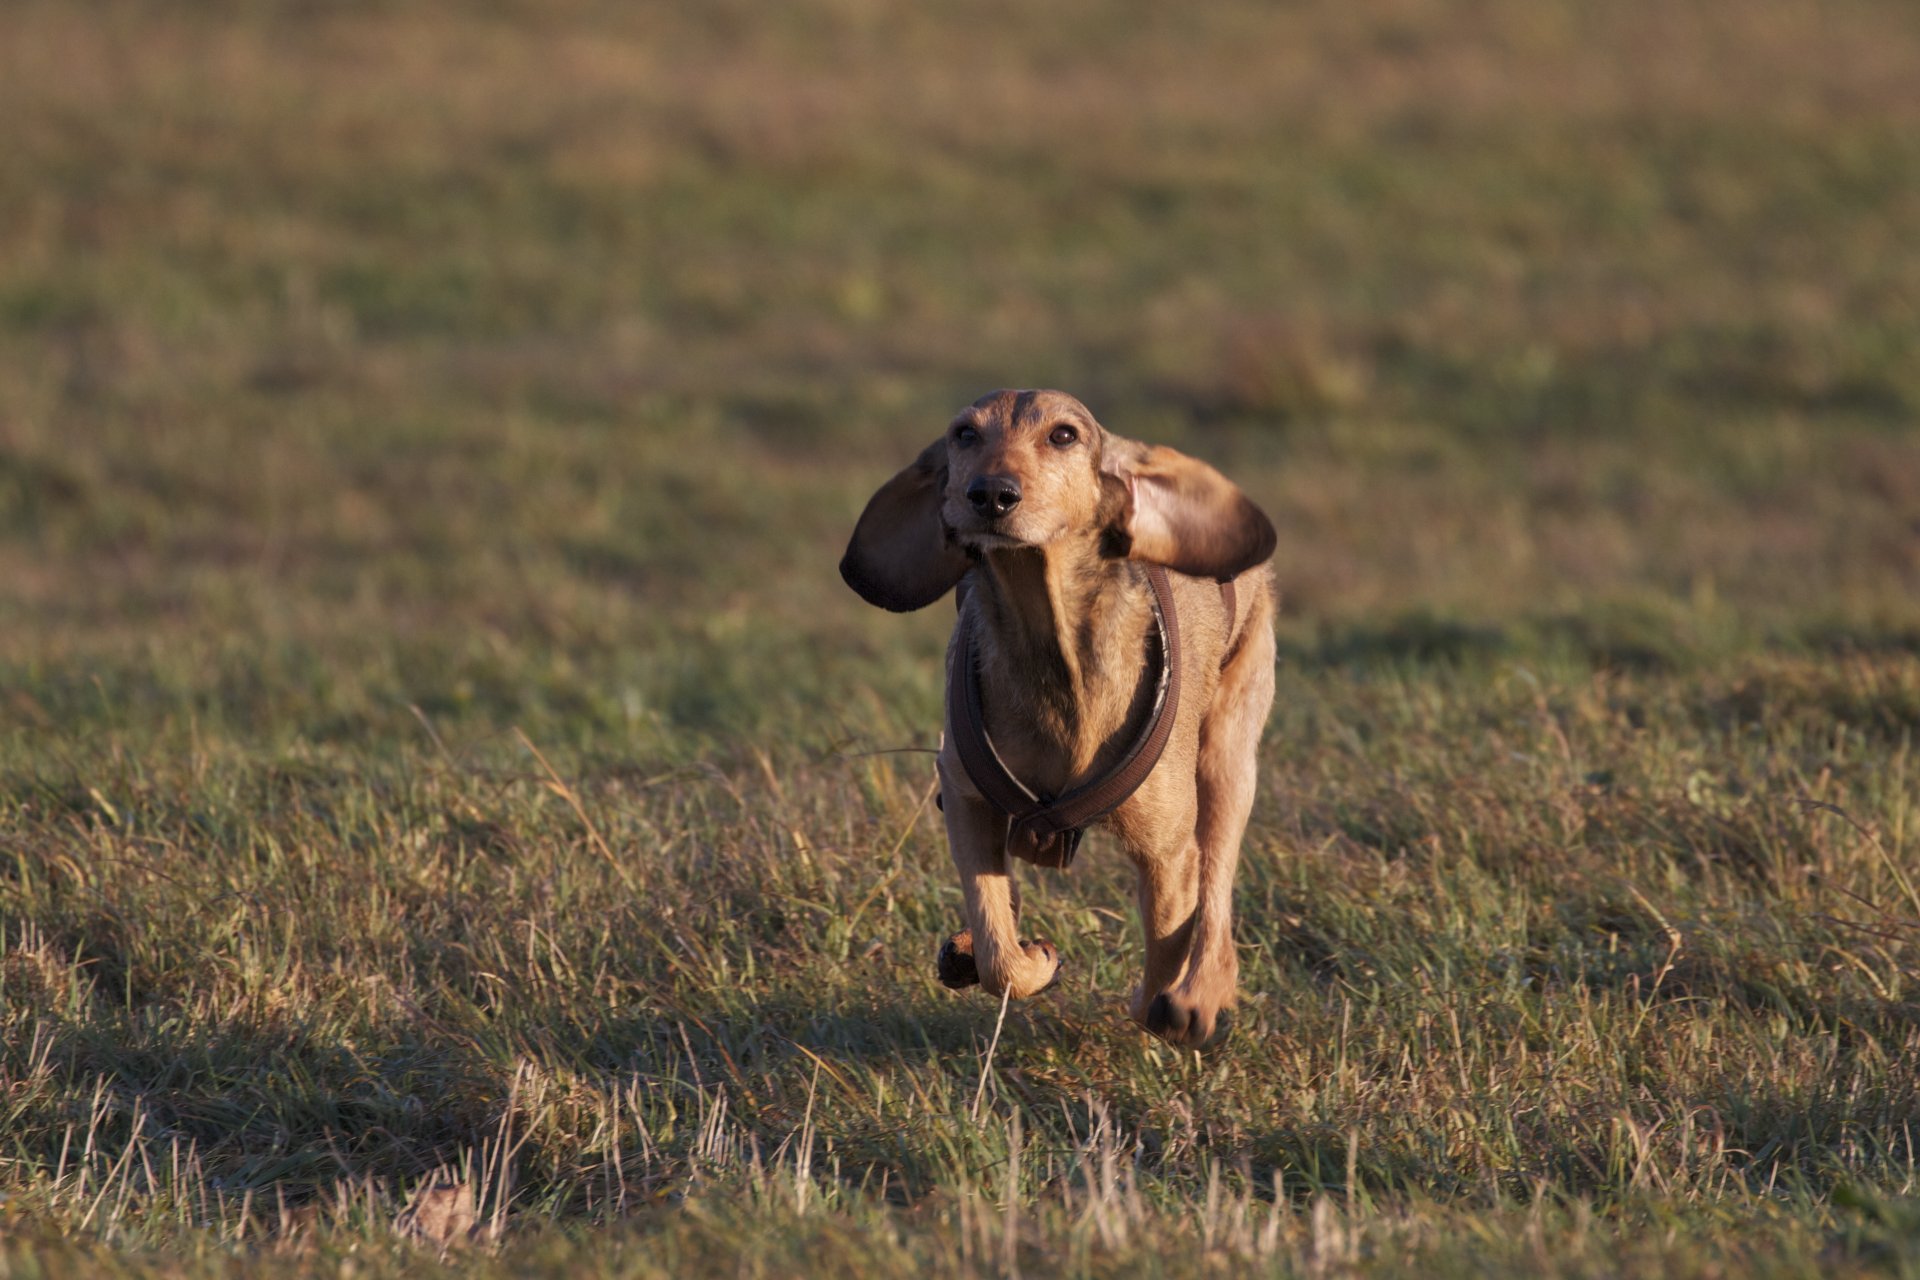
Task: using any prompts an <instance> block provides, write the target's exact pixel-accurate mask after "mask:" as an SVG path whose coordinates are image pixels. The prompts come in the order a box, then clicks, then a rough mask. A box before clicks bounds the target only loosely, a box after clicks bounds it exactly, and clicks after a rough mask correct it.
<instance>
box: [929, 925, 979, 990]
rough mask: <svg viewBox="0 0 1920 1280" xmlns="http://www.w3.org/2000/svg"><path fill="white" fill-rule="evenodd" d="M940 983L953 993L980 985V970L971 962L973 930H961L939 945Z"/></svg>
mask: <svg viewBox="0 0 1920 1280" xmlns="http://www.w3.org/2000/svg"><path fill="white" fill-rule="evenodd" d="M935 963H937V964H938V965H939V967H940V983H941V985H942V986H945V987H948V988H950V989H952V990H954V991H962V990H965V989H966V988H968V987H973V986H978V985H979V984H980V970H979V968H978V967H977V966H976V965H975V964H974V962H973V930H971V929H962V930H961V931H960V932H958V933H956V934H954V935H953V936H952V937H951V938H948V939H947V940H946V941H945V942H943V943H941V944H940V956H939V959H938V960H937V961H936V962H935Z"/></svg>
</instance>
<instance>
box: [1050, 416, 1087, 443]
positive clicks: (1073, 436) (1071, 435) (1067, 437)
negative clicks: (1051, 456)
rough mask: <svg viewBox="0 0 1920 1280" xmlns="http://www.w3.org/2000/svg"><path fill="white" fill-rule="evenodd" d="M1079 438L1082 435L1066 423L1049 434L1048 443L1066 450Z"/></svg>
mask: <svg viewBox="0 0 1920 1280" xmlns="http://www.w3.org/2000/svg"><path fill="white" fill-rule="evenodd" d="M1079 438H1080V433H1079V432H1078V431H1076V430H1075V429H1074V428H1072V427H1070V426H1068V425H1067V424H1066V423H1064V422H1063V423H1061V424H1060V425H1059V426H1057V427H1055V428H1054V429H1053V430H1052V431H1049V432H1048V433H1047V443H1049V444H1051V445H1052V446H1053V447H1054V448H1056V449H1064V448H1066V447H1067V446H1068V445H1070V444H1072V443H1074V442H1075V441H1076V440H1078V439H1079Z"/></svg>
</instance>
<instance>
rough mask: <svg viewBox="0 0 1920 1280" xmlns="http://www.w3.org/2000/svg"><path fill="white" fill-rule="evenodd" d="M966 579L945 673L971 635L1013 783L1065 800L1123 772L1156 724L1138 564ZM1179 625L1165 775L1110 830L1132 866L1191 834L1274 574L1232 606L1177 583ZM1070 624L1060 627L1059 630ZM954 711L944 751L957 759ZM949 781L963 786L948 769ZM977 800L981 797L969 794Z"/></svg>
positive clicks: (1151, 643) (1238, 595) (1246, 578)
mask: <svg viewBox="0 0 1920 1280" xmlns="http://www.w3.org/2000/svg"><path fill="white" fill-rule="evenodd" d="M992 559H993V563H992V564H991V565H989V564H985V563H983V564H982V565H980V566H979V567H977V568H976V569H975V570H974V571H973V572H972V573H971V574H970V575H969V577H968V589H966V590H965V591H964V592H963V597H964V598H963V600H962V603H961V605H960V608H959V611H958V616H957V618H956V620H955V624H954V639H953V641H952V642H950V643H949V645H948V650H947V662H948V666H949V668H951V665H952V663H953V661H954V653H955V650H956V649H957V647H958V640H959V637H960V635H961V633H962V632H963V631H965V632H966V633H967V634H968V635H969V637H970V639H971V644H972V649H973V652H974V655H975V661H976V663H977V664H978V667H979V670H980V686H981V702H982V712H983V719H984V721H985V727H986V730H987V733H988V735H989V736H990V737H991V739H992V742H993V746H994V749H995V750H996V751H997V752H998V754H999V756H1000V758H1001V760H1002V761H1003V762H1004V763H1005V765H1006V766H1007V769H1008V771H1009V772H1011V773H1012V774H1013V776H1014V777H1015V778H1017V779H1019V780H1020V782H1022V783H1024V784H1025V785H1026V786H1027V787H1028V788H1030V789H1031V790H1033V791H1034V792H1035V793H1036V794H1040V795H1060V794H1063V793H1065V792H1067V791H1069V790H1071V789H1072V788H1074V787H1076V786H1079V785H1081V784H1084V783H1085V782H1087V781H1088V780H1090V779H1093V778H1097V777H1100V776H1102V775H1104V774H1106V773H1108V772H1109V771H1111V770H1113V769H1114V768H1115V767H1116V766H1117V765H1118V764H1119V763H1120V762H1121V760H1122V759H1123V758H1124V757H1126V755H1127V754H1128V753H1129V751H1130V750H1132V748H1133V747H1134V745H1135V743H1136V742H1137V741H1138V739H1139V737H1140V735H1141V733H1142V732H1143V730H1144V728H1145V726H1146V724H1147V722H1148V720H1149V718H1150V717H1151V715H1152V711H1153V705H1154V699H1155V683H1156V675H1157V674H1158V665H1159V663H1160V662H1162V661H1164V660H1165V659H1164V655H1162V654H1161V653H1160V652H1159V642H1158V640H1157V638H1156V635H1155V630H1156V629H1155V626H1154V623H1153V615H1152V606H1151V603H1150V599H1151V593H1150V591H1149V589H1148V587H1147V583H1146V571H1145V569H1144V568H1143V567H1142V566H1140V565H1138V564H1134V563H1130V562H1128V561H1105V562H1101V563H1099V564H1095V565H1079V564H1072V565H1066V566H1062V565H1047V564H1045V563H1044V562H1043V560H1042V557H1040V556H1039V555H1038V554H1037V553H1031V554H1024V555H1013V554H1008V553H1001V554H999V555H996V556H995V557H993V558H992ZM1169 579H1170V582H1171V585H1172V588H1173V597H1174V608H1175V609H1176V611H1177V612H1178V614H1179V635H1180V643H1179V646H1178V654H1177V656H1178V658H1179V661H1180V664H1181V669H1180V676H1181V694H1180V701H1179V706H1178V707H1177V708H1176V709H1175V719H1174V723H1173V726H1172V732H1171V734H1170V736H1169V738H1168V741H1167V746H1166V749H1165V752H1164V754H1163V755H1162V757H1161V759H1160V762H1159V764H1158V765H1157V766H1156V767H1155V768H1154V769H1153V771H1152V772H1151V773H1150V774H1149V775H1148V776H1147V779H1146V780H1145V782H1143V783H1142V784H1141V786H1140V788H1139V789H1138V790H1137V791H1135V792H1134V793H1133V795H1132V796H1130V797H1129V798H1128V799H1127V800H1126V801H1125V802H1123V803H1122V804H1121V805H1120V806H1119V807H1118V808H1117V809H1115V810H1114V811H1113V812H1112V814H1110V815H1109V816H1108V818H1107V819H1106V825H1107V826H1108V827H1109V829H1111V830H1112V831H1113V832H1114V833H1115V834H1116V835H1117V836H1118V838H1119V839H1120V841H1121V844H1122V845H1123V847H1124V848H1126V849H1127V851H1128V852H1129V853H1131V854H1133V855H1134V856H1136V857H1151V856H1153V854H1154V853H1155V852H1156V851H1157V850H1158V849H1160V848H1161V847H1162V846H1164V845H1165V844H1166V843H1167V836H1166V833H1168V832H1171V831H1177V830H1181V829H1183V828H1184V830H1187V831H1191V830H1192V829H1193V815H1192V809H1193V805H1194V795H1193V791H1194V775H1195V757H1196V754H1197V751H1198V746H1199V739H1200V732H1201V726H1202V725H1203V723H1204V722H1205V721H1206V719H1207V717H1208V715H1209V714H1210V713H1211V710H1212V707H1213V703H1214V699H1215V695H1216V693H1217V691H1218V689H1219V684H1220V671H1221V668H1222V666H1223V665H1224V663H1225V661H1226V659H1227V657H1228V656H1229V654H1230V653H1231V651H1232V649H1233V647H1234V645H1235V644H1237V643H1238V641H1239V639H1240V633H1241V631H1242V630H1243V629H1244V627H1245V625H1246V622H1247V620H1248V619H1250V618H1253V617H1256V616H1258V617H1265V616H1267V612H1266V611H1265V610H1264V609H1263V608H1262V607H1261V602H1262V600H1263V599H1264V598H1266V597H1268V596H1270V594H1271V592H1272V589H1273V588H1272V583H1273V572H1272V569H1271V568H1270V567H1269V566H1267V565H1260V566H1258V567H1256V568H1254V569H1251V570H1248V571H1247V572H1246V573H1244V574H1242V575H1240V577H1239V578H1238V579H1236V580H1235V583H1234V586H1235V590H1234V592H1233V598H1232V600H1231V603H1232V604H1233V605H1234V614H1235V616H1234V617H1232V618H1229V617H1227V615H1226V606H1227V604H1228V603H1229V601H1228V600H1227V598H1226V597H1225V596H1224V595H1223V593H1222V591H1221V589H1220V585H1219V584H1218V583H1216V582H1214V581H1213V580H1211V579H1202V578H1194V577H1189V576H1187V575H1185V574H1180V573H1174V574H1170V575H1169ZM1062 618H1064V619H1065V620H1066V621H1065V624H1064V625H1063V624H1062V623H1061V621H1060V619H1062ZM953 714H954V709H953V708H952V707H948V708H947V720H946V726H945V728H946V733H945V744H946V745H945V750H946V751H948V752H951V751H953V749H954V748H953V742H954V724H953ZM947 772H948V773H949V774H951V775H952V776H954V777H956V778H958V779H965V778H966V771H965V770H964V769H963V768H961V767H959V765H958V761H957V760H955V761H953V762H952V767H951V768H949V769H948V770H947ZM965 785H967V786H968V789H969V790H970V791H972V792H973V793H974V794H978V788H977V787H974V786H972V785H971V780H970V779H968V780H967V782H966V784H965Z"/></svg>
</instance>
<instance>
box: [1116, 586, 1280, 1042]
mask: <svg viewBox="0 0 1920 1280" xmlns="http://www.w3.org/2000/svg"><path fill="white" fill-rule="evenodd" d="M1270 600H1271V598H1270V597H1268V596H1267V595H1266V594H1265V593H1262V595H1261V601H1260V604H1258V605H1256V606H1255V607H1254V609H1253V616H1252V617H1250V618H1249V619H1248V620H1247V627H1246V631H1245V633H1244V635H1243V638H1242V640H1241V643H1240V648H1239V650H1238V651H1236V652H1235V653H1234V655H1233V656H1232V657H1231V658H1230V659H1229V660H1228V662H1227V665H1226V668H1225V670H1223V671H1222V672H1221V675H1220V686H1219V688H1218V689H1217V690H1216V691H1215V693H1214V697H1213V702H1212V703H1211V705H1210V706H1209V707H1208V708H1207V717H1206V719H1205V720H1204V721H1202V722H1201V726H1200V754H1199V758H1198V760H1197V761H1196V782H1197V786H1198V792H1199V800H1200V811H1199V817H1198V820H1197V823H1196V831H1195V835H1196V838H1197V843H1198V844H1199V850H1200V868H1199V876H1198V881H1199V884H1198V893H1197V894H1196V897H1197V901H1196V903H1195V906H1194V913H1193V934H1192V938H1191V941H1190V944H1189V950H1188V953H1187V956H1186V972H1185V973H1184V974H1183V975H1181V977H1180V979H1179V981H1178V982H1176V983H1174V984H1173V985H1172V986H1171V987H1170V988H1168V989H1167V990H1166V991H1165V992H1164V993H1163V994H1161V995H1160V996H1159V997H1157V998H1156V999H1155V1000H1154V1001H1153V1003H1152V1004H1151V1005H1150V1006H1149V1007H1148V1009H1147V1016H1146V1019H1145V1021H1146V1025H1147V1028H1148V1030H1150V1031H1153V1032H1155V1033H1156V1034H1158V1035H1162V1036H1165V1037H1166V1038H1167V1039H1168V1040H1171V1041H1172V1042H1174V1043H1175V1044H1188V1045H1200V1044H1204V1043H1206V1042H1207V1041H1208V1040H1210V1039H1212V1038H1213V1036H1214V1033H1215V1031H1216V1030H1217V1029H1218V1026H1219V1016H1220V1012H1221V1010H1223V1009H1225V1008H1227V1007H1228V1006H1229V1005H1231V1004H1232V1003H1233V998H1234V994H1235V991H1236V990H1237V989H1238V986H1239V981H1240V959H1239V956H1238V955H1236V954H1235V952H1234V949H1233V873H1234V869H1235V867H1236V866H1237V865H1238V864H1239V861H1240V841H1241V838H1242V837H1243V836H1245V834H1246V830H1247V817H1248V815H1249V814H1251V813H1252V812H1253V791H1254V783H1255V782H1256V780H1257V776H1258V764H1257V761H1258V753H1257V748H1258V747H1259V745H1260V734H1261V731H1262V729H1263V728H1264V727H1265V725H1266V722H1267V712H1268V710H1269V709H1270V708H1271V707H1272V705H1273V658H1274V641H1273V623H1272V616H1273V615H1272V609H1273V606H1272V604H1271V603H1270Z"/></svg>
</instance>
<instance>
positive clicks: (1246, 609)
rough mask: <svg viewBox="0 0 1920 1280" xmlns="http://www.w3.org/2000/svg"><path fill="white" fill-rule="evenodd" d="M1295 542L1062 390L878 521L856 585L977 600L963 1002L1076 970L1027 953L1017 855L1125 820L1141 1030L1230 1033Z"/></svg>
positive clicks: (964, 639)
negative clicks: (1136, 922) (1257, 793)
mask: <svg viewBox="0 0 1920 1280" xmlns="http://www.w3.org/2000/svg"><path fill="white" fill-rule="evenodd" d="M1273 546H1274V531H1273V525H1272V524H1271V523H1269V522H1268V520H1267V518H1266V516H1265V515H1263V514H1262V513H1261V511H1260V509H1259V508H1258V507H1256V506H1254V505H1253V503H1252V502H1250V501H1249V500H1248V499H1247V497H1246V495H1245V494H1243V493H1241V492H1240V490H1239V489H1238V488H1236V487H1235V486H1234V485H1233V483H1232V482H1231V481H1229V480H1227V478H1226V477H1224V476H1222V475H1221V474H1220V473H1219V472H1218V471H1215V470H1214V469H1213V468H1212V467H1209V466H1207V465H1206V464H1205V463H1203V462H1198V461H1195V460H1194V459H1192V458H1189V457H1186V456H1185V455H1183V454H1180V453H1177V452H1175V451H1174V450H1172V449H1168V448H1165V447H1159V446H1148V445H1143V444H1138V443H1136V442H1134V441H1132V440H1127V439H1124V438H1122V437H1120V436H1117V435H1113V434H1111V433H1109V432H1108V431H1106V430H1105V429H1104V428H1103V427H1101V426H1100V424H1099V423H1098V422H1096V421H1094V418H1093V415H1092V414H1091V413H1089V412H1088V411H1087V408H1086V406H1084V405H1082V404H1081V403H1080V402H1079V401H1078V400H1075V399H1074V398H1073V397H1072V396H1069V395H1065V394H1063V393H1061V392H1058V391H996V392H994V393H992V394H991V395H988V396H985V397H983V398H981V399H980V400H978V401H976V402H974V404H973V405H972V406H971V407H969V408H967V409H966V410H964V411H962V412H961V414H960V415H959V416H958V417H956V418H955V419H954V420H953V422H952V424H951V425H950V426H949V427H948V428H947V430H946V432H945V433H944V434H943V435H942V436H941V437H940V438H939V439H938V440H936V441H934V442H933V443H932V444H931V445H928V446H927V448H926V449H925V450H924V451H922V452H921V454H920V456H919V457H918V458H917V459H915V460H914V462H913V464H912V465H911V466H909V467H907V469H906V470H904V471H902V472H901V473H900V474H899V475H897V476H895V477H894V478H893V479H891V480H889V481H888V482H887V483H886V484H885V485H882V486H881V488H880V491H879V492H878V493H876V494H874V495H873V498H872V499H871V500H870V501H869V502H868V503H867V508H866V510H865V511H864V512H863V513H861V516H860V520H859V523H858V524H857V525H856V526H855V527H854V531H853V538H852V541H851V542H850V543H849V544H848V546H847V554H846V556H845V558H844V559H842V560H841V562H840V574H841V576H842V577H843V578H845V579H846V580H847V584H848V585H849V586H851V587H852V588H853V589H854V590H855V591H857V592H859V593H860V595H861V596H862V597H864V598H865V599H866V600H867V601H868V602H869V603H872V604H876V605H879V606H880V607H881V608H883V609H891V610H894V611H896V612H904V611H907V610H911V609H920V608H923V607H925V606H927V605H929V604H932V603H933V602H934V601H936V600H938V599H939V598H940V597H941V596H943V595H945V594H946V593H947V591H948V590H950V589H951V588H953V587H955V586H956V585H958V586H959V587H960V606H959V620H958V621H957V622H956V623H955V625H954V631H953V640H952V642H951V643H950V644H949V646H948V650H947V667H948V683H947V713H946V732H945V734H944V736H943V738H942V742H941V749H940V761H939V770H940V787H941V798H942V807H943V808H944V810H945V812H946V820H947V841H948V844H949V845H950V847H951V849H952V852H953V861H954V865H955V867H957V868H958V869H959V872H960V884H961V888H962V890H963V891H964V893H965V896H966V911H967V926H968V927H967V928H966V929H964V930H962V931H961V932H960V933H958V934H955V935H954V936H953V937H952V938H950V939H948V940H947V944H946V946H945V947H943V948H942V950H941V954H940V972H941V978H942V980H943V981H945V982H946V983H947V985H949V986H955V987H959V986H967V985H971V984H972V983H974V982H978V983H980V984H981V985H982V986H984V987H986V989H987V990H988V991H990V992H992V993H993V994H995V995H999V994H1001V993H1002V992H1005V993H1007V994H1010V995H1013V996H1022V997H1024V996H1030V995H1033V994H1034V993H1036V992H1038V991H1041V990H1043V989H1045V988H1046V987H1048V986H1050V985H1052V983H1053V982H1054V980H1055V978H1056V977H1057V976H1058V973H1059V968H1060V959H1059V955H1058V954H1057V953H1056V952H1055V950H1054V948H1053V947H1052V946H1051V945H1050V944H1048V943H1046V942H1044V941H1039V940H1032V941H1029V940H1024V939H1022V938H1021V937H1020V936H1019V932H1018V930H1017V928H1016V925H1015V917H1016V914H1017V913H1018V910H1019V895H1018V892H1017V890H1016V889H1015V887H1014V884H1013V878H1012V875H1011V871H1010V866H1009V863H1008V857H1009V855H1010V854H1011V855H1012V856H1016V857H1022V858H1026V859H1027V860H1029V861H1033V862H1036V863H1039V864H1041V865H1051V866H1063V865H1065V864H1066V863H1068V862H1070V861H1071V860H1072V857H1073V854H1074V851H1075V849H1076V848H1077V846H1078V843H1079V835H1080V829H1081V828H1082V827H1084V826H1085V825H1087V824H1088V823H1089V822H1092V821H1098V820H1102V819H1104V820H1105V822H1106V823H1107V825H1108V826H1109V828H1110V829H1111V830H1112V831H1113V832H1114V833H1115V834H1116V835H1117V836H1118V837H1119V839H1120V843H1121V845H1122V846H1123V847H1124V848H1125V849H1126V851H1127V854H1128V855H1129V856H1130V857H1131V858H1132V859H1133V862H1134V864H1135V866H1136V867H1137V868H1138V870H1139V876H1140V880H1139V894H1140V915H1141V919H1142V923H1143V925H1144V927H1145V931H1146V941H1147V965H1146V973H1145V975H1144V976H1143V977H1142V979H1141V981H1140V985H1139V986H1138V987H1137V988H1136V989H1135V990H1134V992H1133V996H1132V1000H1131V1002H1130V1004H1129V1012H1130V1013H1131V1014H1132V1016H1133V1018H1134V1020H1135V1021H1137V1022H1139V1023H1141V1024H1142V1025H1144V1026H1146V1027H1147V1028H1148V1029H1149V1030H1150V1031H1153V1032H1155V1033H1156V1034H1158V1035H1161V1036H1163V1037H1165V1038H1166V1039H1168V1040H1170V1041H1172V1042H1174V1043H1176V1044H1184V1045H1199V1044H1202V1043H1205V1042H1207V1041H1209V1040H1211V1039H1212V1038H1213V1037H1214V1035H1215V1032H1216V1029H1219V1028H1222V1027H1223V1026H1224V1023H1223V1020H1222V1019H1221V1013H1222V1011H1223V1010H1224V1009H1226V1008H1227V1007H1228V1006H1229V1005H1231V1003H1232V1002H1233V998H1234V991H1235V987H1236V984H1237V982H1238V977H1239V961H1238V959H1237V957H1236V956H1235V954H1234V949H1233V921H1232V901H1233V871H1234V864H1235V863H1236V862H1237V861H1238V859H1239V856H1240V838H1241V836H1242V835H1243V834H1244V833H1245V831H1246V825H1247V815H1248V813H1249V811H1250V810H1251V809H1252V807H1253V787H1254V775H1255V757H1254V752H1255V747H1256V745H1257V744H1258V742H1259V739H1260V731H1261V727H1262V725H1263V724H1264V723H1265V721H1266V717H1267V709H1268V707H1269V706H1270V705H1271V704H1272V702H1273V659H1274V643H1273V613H1274V589H1273V572H1272V570H1271V569H1270V568H1268V567H1267V564H1266V561H1267V558H1268V557H1269V556H1271V555H1272V554H1273ZM1169 570H1171V572H1168V571H1169ZM1156 760H1157V763H1156Z"/></svg>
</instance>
